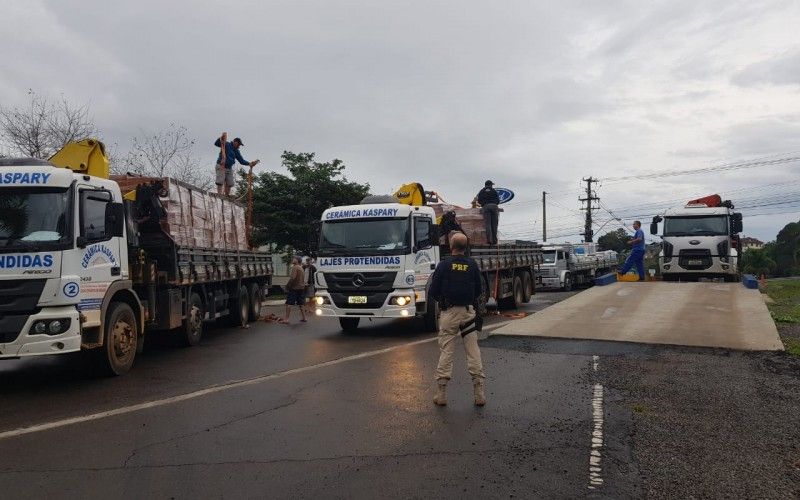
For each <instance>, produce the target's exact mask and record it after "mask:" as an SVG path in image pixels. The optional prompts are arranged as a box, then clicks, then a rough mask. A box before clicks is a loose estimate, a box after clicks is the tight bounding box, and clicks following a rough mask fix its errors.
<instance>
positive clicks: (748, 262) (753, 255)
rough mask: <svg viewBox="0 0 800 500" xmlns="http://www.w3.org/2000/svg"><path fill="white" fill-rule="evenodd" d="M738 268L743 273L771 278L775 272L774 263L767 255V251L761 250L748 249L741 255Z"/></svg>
mask: <svg viewBox="0 0 800 500" xmlns="http://www.w3.org/2000/svg"><path fill="white" fill-rule="evenodd" d="M740 267H741V269H742V272H743V273H747V274H754V275H756V276H761V275H762V274H763V275H765V276H772V275H773V273H774V272H775V261H774V260H772V259H771V258H770V257H769V255H767V251H766V250H765V249H763V248H748V249H747V250H745V251H744V253H743V254H742V259H741V261H740Z"/></svg>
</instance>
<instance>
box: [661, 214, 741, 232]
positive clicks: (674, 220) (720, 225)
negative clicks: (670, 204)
mask: <svg viewBox="0 0 800 500" xmlns="http://www.w3.org/2000/svg"><path fill="white" fill-rule="evenodd" d="M726 234H728V217H727V216H726V215H708V216H692V217H666V218H665V219H664V236H724V235H726Z"/></svg>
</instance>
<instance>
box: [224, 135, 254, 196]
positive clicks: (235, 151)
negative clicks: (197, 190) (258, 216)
mask: <svg viewBox="0 0 800 500" xmlns="http://www.w3.org/2000/svg"><path fill="white" fill-rule="evenodd" d="M214 145H215V146H217V147H218V148H219V156H218V157H217V193H218V194H223V186H224V193H225V196H230V194H231V187H232V186H233V183H234V178H233V164H234V163H235V162H237V161H238V162H239V163H240V164H242V165H247V166H248V167H255V166H256V165H258V162H259V160H255V161H250V162H249V161H247V160H245V159H244V158H242V153H240V152H239V148H240V147H242V146H244V144H243V143H242V140H241V139H239V138H238V137H237V138H235V139H234V140H233V141H231V142H228V133H227V132H223V133H222V136H220V138H219V139H217V140H216V142H214Z"/></svg>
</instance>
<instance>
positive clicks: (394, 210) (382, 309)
mask: <svg viewBox="0 0 800 500" xmlns="http://www.w3.org/2000/svg"><path fill="white" fill-rule="evenodd" d="M435 223H436V217H435V213H434V211H433V209H432V208H430V207H428V206H411V205H405V204H402V203H366V204H361V205H349V206H340V207H333V208H329V209H327V210H325V211H324V212H323V214H322V218H321V227H320V238H319V247H318V259H317V269H318V271H317V274H316V283H317V288H318V290H317V296H316V302H317V309H316V314H317V315H319V316H336V317H338V318H339V321H340V323H341V326H342V329H343V330H345V331H351V330H354V329H355V328H357V326H358V323H359V321H360V319H361V318H413V317H415V316H417V315H420V314H425V312H426V311H427V310H428V307H427V306H428V304H429V301H428V297H427V286H428V279H429V277H430V276H431V274H432V273H433V271H434V269H435V268H436V264H437V263H438V262H439V258H440V255H439V252H440V249H439V244H438V243H439V242H438V237H436V230H435V229H434V228H435Z"/></svg>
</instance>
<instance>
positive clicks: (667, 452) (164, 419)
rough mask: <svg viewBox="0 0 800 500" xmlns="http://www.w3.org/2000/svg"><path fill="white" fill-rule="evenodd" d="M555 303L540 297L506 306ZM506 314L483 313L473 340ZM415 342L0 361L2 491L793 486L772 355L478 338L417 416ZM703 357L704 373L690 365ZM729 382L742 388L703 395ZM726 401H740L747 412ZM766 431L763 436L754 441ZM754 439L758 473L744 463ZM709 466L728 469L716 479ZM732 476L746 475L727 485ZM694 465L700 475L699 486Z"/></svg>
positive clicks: (285, 343) (320, 342) (225, 337)
mask: <svg viewBox="0 0 800 500" xmlns="http://www.w3.org/2000/svg"><path fill="white" fill-rule="evenodd" d="M566 296H568V294H562V293H542V294H539V295H537V296H536V297H535V299H534V301H532V303H531V304H529V305H527V306H526V308H525V309H526V310H527V311H528V312H533V311H535V310H539V309H541V308H543V307H545V306H546V305H548V304H549V303H552V302H554V301H557V300H560V299H562V298H564V297H566ZM512 320H513V319H511V318H507V317H493V318H491V319H490V320H489V322H488V324H487V328H489V329H491V328H493V327H495V326H497V325H499V324H501V323H502V322H504V321H512ZM409 327H411V328H409ZM429 339H431V335H430V334H425V333H422V332H421V331H419V329H418V328H416V325H413V324H409V323H404V322H375V323H373V324H367V325H366V326H365V327H364V328H362V329H361V330H360V332H359V333H358V334H355V335H343V334H341V333H340V332H339V329H338V323H337V322H335V321H331V320H324V319H320V318H313V319H311V320H310V321H309V322H308V323H306V324H302V325H301V324H294V325H291V326H282V325H276V324H268V323H258V324H254V325H253V326H252V327H251V328H249V329H247V330H240V329H228V328H216V329H213V330H211V331H209V332H208V333H207V335H206V336H205V338H204V340H203V342H202V343H201V345H200V346H198V347H196V348H189V349H186V348H178V347H174V346H171V345H170V343H169V342H168V341H167V340H166V339H160V341H159V342H154V343H152V345H150V346H149V348H148V350H147V351H146V352H145V354H144V355H142V356H141V357H139V358H137V362H136V365H135V366H134V369H133V371H132V372H131V373H129V374H128V375H126V376H124V377H121V378H114V379H97V378H93V377H91V376H90V375H89V374H87V372H86V371H85V370H84V369H83V366H82V363H81V360H80V359H79V358H78V357H72V358H70V357H60V358H59V357H50V358H41V359H35V360H24V361H23V360H20V361H9V362H3V363H0V394H1V395H2V396H0V398H1V399H0V402H2V413H0V457H2V462H0V485H2V491H3V494H2V496H3V497H4V498H22V497H26V498H27V497H32V496H35V497H44V496H49V497H54V498H65V497H66V498H101V497H102V498H109V497H126V498H130V497H134V498H142V497H148V498H168V497H175V498H197V497H202V498H208V497H211V498H215V497H225V498H241V497H259V498H264V497H268V498H287V497H292V498H298V497H312V496H313V497H320V498H345V497H347V498H374V497H394V498H398V497H410V498H430V497H434V496H439V497H445V498H455V497H464V496H480V497H491V498H510V497H524V498H576V497H587V496H588V497H607V498H638V497H642V496H648V497H660V496H663V497H667V496H671V494H672V493H676V492H680V493H681V494H682V496H705V497H714V496H717V495H715V492H726V493H729V494H730V493H731V492H732V494H731V495H730V496H733V497H736V496H737V491H738V492H755V493H758V494H757V495H755V496H760V497H770V496H773V495H772V494H775V495H774V497H775V498H781V497H783V498H785V497H786V495H785V493H787V492H788V493H792V492H795V493H797V492H798V491H800V488H798V485H800V477H798V473H796V472H793V470H795V471H796V469H795V468H796V467H800V462H797V463H795V462H793V460H792V458H793V457H794V459H800V455H798V454H797V450H798V449H797V446H798V445H797V443H800V435H798V430H797V425H796V422H797V421H796V419H795V420H792V418H791V416H792V412H794V413H793V414H794V415H795V416H796V415H798V411H797V410H798V408H800V405H798V394H800V391H798V390H797V389H798V388H800V383H798V374H799V373H800V370H797V366H800V365H797V364H793V363H794V361H793V360H792V359H789V358H787V357H786V355H783V356H778V355H764V356H765V357H760V358H754V357H747V356H742V355H738V354H734V355H731V354H730V353H725V352H721V351H708V350H693V351H688V352H683V351H680V350H679V349H678V350H676V348H661V347H655V346H649V347H638V346H631V345H629V344H612V343H598V342H582V341H563V340H546V339H512V338H503V337H491V338H489V339H487V340H484V341H482V342H481V348H482V354H483V359H484V363H485V366H486V371H487V374H488V377H489V378H488V380H487V398H488V404H487V406H486V407H484V408H480V409H479V408H475V407H474V406H473V405H472V400H471V386H470V382H469V377H468V375H467V374H466V368H465V363H464V360H463V355H460V356H457V358H456V372H455V377H454V381H453V383H451V385H450V391H449V396H450V398H449V399H450V404H449V405H448V406H447V407H445V408H438V407H435V406H434V405H433V404H432V403H431V398H432V396H433V390H434V380H433V375H432V374H433V370H434V368H435V363H436V359H437V354H438V352H437V348H436V344H435V343H434V342H432V341H430V340H429ZM709 360H711V361H713V364H712V365H711V366H713V369H714V372H715V376H714V377H708V376H707V373H705V371H704V370H703V367H704V366H707V365H708V363H709ZM676 365H677V366H679V367H680V368H681V370H680V374H679V375H678V374H676V372H677V370H676ZM764 366H769V367H770V368H771V369H770V370H767V369H765V368H764ZM776 367H777V368H776ZM673 374H675V375H673ZM731 377H734V378H731ZM732 380H733V382H731V381H732ZM703 381H706V383H703ZM731 383H734V384H736V385H735V387H746V388H747V390H745V391H741V392H739V391H736V390H732V389H729V390H727V391H726V392H723V393H720V392H719V390H720V388H721V387H731V385H730V384H731ZM715 394H724V395H725V396H726V397H725V400H724V401H723V400H722V398H719V397H715ZM754 394H760V395H762V396H761V397H759V398H758V399H756V400H753V396H754ZM738 397H741V398H749V399H750V400H751V401H750V402H749V403H747V404H746V408H747V410H746V411H745V410H744V409H742V407H740V406H739V401H738V399H737V398H738ZM704 398H705V399H704ZM687 401H688V402H687ZM741 403H742V405H744V404H745V403H744V401H742V402H741ZM761 409H763V411H761ZM768 413H769V414H768ZM721 418H722V419H723V420H725V421H726V422H727V421H728V420H729V421H730V422H731V423H730V424H726V425H727V426H726V427H724V428H726V429H729V430H732V431H735V432H737V433H739V434H740V436H737V438H738V439H733V438H729V439H725V440H723V441H722V442H721V443H719V441H720V436H721V435H723V433H721V432H715V433H713V434H711V435H712V436H713V437H714V439H713V440H712V439H706V437H707V435H705V434H703V431H706V432H708V430H709V429H711V430H714V429H718V428H719V427H720V425H719V420H720V419H721ZM787 419H788V422H785V423H784V424H783V425H781V424H780V423H779V422H783V421H787ZM687 422H695V424H694V425H687ZM712 423H713V424H716V425H712ZM792 426H794V428H793V427H792ZM677 428H683V429H686V428H688V430H686V431H685V432H678V431H676V430H675V429H677ZM767 431H769V432H779V433H780V435H779V436H774V438H773V437H770V438H769V439H768V440H767V438H766V437H765V434H763V433H764V432H767ZM770 436H773V434H770ZM658 440H661V441H662V444H663V442H664V441H666V442H667V443H668V444H669V446H667V447H664V446H659V442H658ZM781 440H783V441H784V444H783V445H780V442H781ZM754 446H756V448H755V449H757V450H758V453H759V456H758V459H757V460H753V458H752V457H750V456H749V455H748V453H750V450H752V449H753V447H754ZM720 450H724V453H721V452H720ZM684 452H685V454H686V456H685V457H684V456H682V455H681V453H684ZM715 453H716V454H715ZM737 455H738V456H739V458H737ZM723 458H724V460H723ZM667 459H668V460H669V464H670V466H669V467H664V463H666V462H663V460H667ZM726 461H727V462H728V463H731V464H732V470H733V471H734V472H735V473H732V474H721V471H724V470H725V462H726ZM748 463H750V464H753V463H756V464H757V465H758V466H757V467H755V468H754V470H755V471H756V473H751V474H746V473H743V471H746V470H747V464H748ZM698 464H710V465H713V467H711V468H710V469H709V470H710V472H709V473H707V474H706V473H705V472H704V470H705V469H704V468H703V467H698ZM662 469H664V470H662ZM667 471H671V472H667ZM673 481H674V482H673ZM776 481H777V482H776ZM745 483H746V484H747V485H750V486H749V489H746V490H743V489H741V486H742V485H744V484H745ZM721 485H724V488H721ZM737 486H738V487H739V488H740V489H739V490H737V489H736V488H737ZM720 488H721V489H720ZM793 488H794V489H793ZM779 494H780V496H779ZM720 496H722V495H720Z"/></svg>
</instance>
